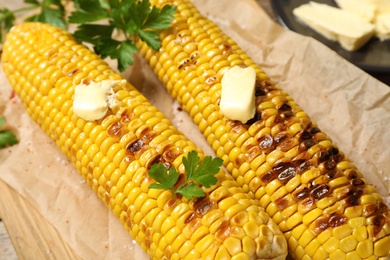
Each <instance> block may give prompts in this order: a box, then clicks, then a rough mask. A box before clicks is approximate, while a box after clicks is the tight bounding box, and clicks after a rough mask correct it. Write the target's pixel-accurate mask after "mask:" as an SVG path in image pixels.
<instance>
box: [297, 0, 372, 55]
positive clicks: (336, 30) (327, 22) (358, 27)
mask: <svg viewBox="0 0 390 260" xmlns="http://www.w3.org/2000/svg"><path fill="white" fill-rule="evenodd" d="M293 14H294V15H295V16H296V17H298V19H300V20H301V21H303V22H304V23H305V24H307V25H308V26H309V27H311V28H312V29H313V30H315V31H317V32H318V33H320V34H322V35H323V36H324V37H326V38H328V39H329V40H332V41H338V42H339V43H340V44H341V46H342V47H343V48H344V49H346V50H349V51H355V50H357V49H359V48H360V47H362V46H363V45H364V44H366V43H367V41H368V40H370V39H371V37H372V36H373V35H374V33H375V26H374V25H373V24H371V23H370V22H369V21H367V20H366V19H364V18H362V17H360V16H359V15H358V14H356V13H353V12H350V11H346V10H342V9H340V8H336V7H333V6H330V5H327V4H320V3H316V2H312V1H311V2H309V3H307V4H303V5H301V6H299V7H297V8H295V9H294V10H293Z"/></svg>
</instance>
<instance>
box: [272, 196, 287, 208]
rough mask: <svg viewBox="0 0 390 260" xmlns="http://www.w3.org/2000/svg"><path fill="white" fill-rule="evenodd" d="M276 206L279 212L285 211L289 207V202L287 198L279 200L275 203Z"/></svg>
mask: <svg viewBox="0 0 390 260" xmlns="http://www.w3.org/2000/svg"><path fill="white" fill-rule="evenodd" d="M275 204H276V206H277V207H278V209H279V210H284V209H286V208H287V207H288V206H289V200H288V199H286V198H278V199H277V200H276V201H275Z"/></svg>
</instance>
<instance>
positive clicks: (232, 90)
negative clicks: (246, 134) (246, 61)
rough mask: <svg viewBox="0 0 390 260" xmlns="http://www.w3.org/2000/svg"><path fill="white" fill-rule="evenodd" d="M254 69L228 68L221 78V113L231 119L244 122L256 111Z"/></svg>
mask: <svg viewBox="0 0 390 260" xmlns="http://www.w3.org/2000/svg"><path fill="white" fill-rule="evenodd" d="M255 82H256V71H255V70H254V69H253V68H252V67H247V68H241V67H239V66H234V67H232V68H230V69H229V70H228V71H227V72H226V73H225V74H224V75H223V78H222V90H221V102H220V104H219V106H220V109H221V112H222V114H224V116H226V117H227V118H229V119H231V120H239V121H241V122H242V123H246V122H247V121H248V120H250V119H252V118H253V117H254V116H255V113H256V107H255Z"/></svg>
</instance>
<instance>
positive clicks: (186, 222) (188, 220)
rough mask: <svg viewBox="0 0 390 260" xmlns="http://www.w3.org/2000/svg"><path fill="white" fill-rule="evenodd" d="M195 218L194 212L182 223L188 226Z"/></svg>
mask: <svg viewBox="0 0 390 260" xmlns="http://www.w3.org/2000/svg"><path fill="white" fill-rule="evenodd" d="M195 218H196V216H195V213H194V212H192V213H191V214H190V215H188V217H187V218H186V219H185V220H184V223H185V224H188V223H190V222H191V221H192V220H193V219H195Z"/></svg>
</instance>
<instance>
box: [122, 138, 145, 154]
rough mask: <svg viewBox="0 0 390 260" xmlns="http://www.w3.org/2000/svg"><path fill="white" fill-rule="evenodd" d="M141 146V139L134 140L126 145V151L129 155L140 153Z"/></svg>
mask: <svg viewBox="0 0 390 260" xmlns="http://www.w3.org/2000/svg"><path fill="white" fill-rule="evenodd" d="M143 146H144V141H143V140H142V139H136V140H134V141H132V142H131V143H129V144H128V145H127V147H126V151H127V152H129V153H136V152H139V151H141V150H142V147H143Z"/></svg>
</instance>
